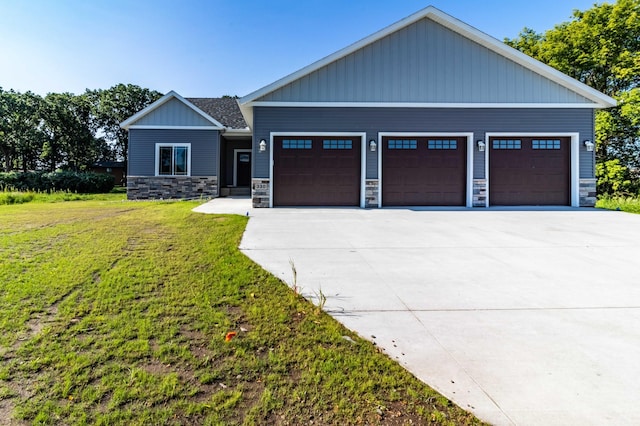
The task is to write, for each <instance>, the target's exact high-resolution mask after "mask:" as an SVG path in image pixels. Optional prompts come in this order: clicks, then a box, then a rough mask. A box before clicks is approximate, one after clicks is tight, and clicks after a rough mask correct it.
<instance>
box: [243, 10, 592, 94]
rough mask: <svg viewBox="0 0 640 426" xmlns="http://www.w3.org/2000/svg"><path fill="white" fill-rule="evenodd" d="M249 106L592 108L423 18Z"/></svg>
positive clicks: (528, 72)
mask: <svg viewBox="0 0 640 426" xmlns="http://www.w3.org/2000/svg"><path fill="white" fill-rule="evenodd" d="M256 101H276V102H283V101H287V102H434V103H442V102H447V103H460V102H464V103H470V102H476V103H496V102H502V103H578V104H591V103H592V101H590V100H588V99H586V98H584V97H583V96H581V95H579V94H577V93H576V92H573V91H571V90H570V89H567V88H566V87H563V86H561V85H559V84H557V83H555V82H553V81H551V80H549V79H547V78H545V77H543V76H541V75H539V74H537V73H535V72H533V71H531V70H529V69H527V68H525V67H523V66H522V65H519V64H517V63H515V62H513V61H512V60H510V59H508V58H506V57H504V56H502V55H500V54H498V53H496V52H494V51H492V50H490V49H488V48H486V47H484V46H482V45H480V44H479V43H476V42H475V41H473V40H470V39H468V38H466V37H463V36H462V35H460V34H458V33H456V32H455V31H452V30H450V29H449V28H446V27H444V26H443V25H441V24H439V23H437V22H435V21H433V20H431V19H429V18H424V19H422V20H419V21H417V22H415V23H413V24H411V25H409V26H407V27H405V28H402V29H400V30H398V31H396V32H394V33H392V34H390V35H388V36H386V37H384V38H382V39H380V40H377V41H375V42H373V43H371V44H369V45H367V46H365V47H363V48H362V49H359V50H357V51H355V52H353V53H351V54H349V55H347V56H345V57H343V58H341V59H338V60H337V61H335V62H332V63H330V64H328V65H326V66H324V67H322V68H320V69H318V70H316V71H314V72H312V73H310V74H308V75H306V76H303V77H301V78H299V79H297V80H295V81H293V82H291V83H289V84H288V85H285V86H283V87H281V88H278V89H276V90H274V91H273V92H271V93H267V94H265V95H264V96H262V97H260V98H258V99H256Z"/></svg>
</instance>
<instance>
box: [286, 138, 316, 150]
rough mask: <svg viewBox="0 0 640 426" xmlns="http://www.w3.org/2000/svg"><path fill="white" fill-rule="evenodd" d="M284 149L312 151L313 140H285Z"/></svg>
mask: <svg viewBox="0 0 640 426" xmlns="http://www.w3.org/2000/svg"><path fill="white" fill-rule="evenodd" d="M282 149H311V139H284V140H283V141H282Z"/></svg>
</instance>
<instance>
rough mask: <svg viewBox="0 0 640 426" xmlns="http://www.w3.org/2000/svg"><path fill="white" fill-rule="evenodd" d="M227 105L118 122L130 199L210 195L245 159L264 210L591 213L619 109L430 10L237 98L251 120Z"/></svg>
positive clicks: (178, 107) (161, 111) (231, 181)
mask: <svg viewBox="0 0 640 426" xmlns="http://www.w3.org/2000/svg"><path fill="white" fill-rule="evenodd" d="M217 102H219V100H206V99H192V100H187V99H183V98H181V97H180V96H179V95H178V94H176V93H174V92H171V93H169V94H167V95H166V96H165V97H163V98H162V99H160V100H159V101H157V102H156V103H154V104H152V105H151V106H149V107H148V108H146V109H145V110H143V111H141V112H139V113H138V114H136V115H134V116H133V117H131V118H130V119H128V120H126V121H125V122H124V123H122V126H123V127H124V128H126V129H129V133H130V141H129V176H130V181H129V184H128V185H129V186H128V193H129V198H160V197H164V198H166V197H197V196H201V195H204V196H212V197H215V196H218V195H219V193H220V188H225V187H235V186H247V184H248V183H249V174H248V172H247V171H246V169H242V167H243V166H247V167H249V165H250V168H251V173H250V185H251V195H252V198H253V205H254V207H276V206H360V207H384V206H466V207H486V206H491V205H567V206H574V207H578V206H593V205H594V204H595V186H596V179H595V153H594V151H593V142H592V141H593V140H594V111H595V110H596V109H600V108H608V107H611V106H614V105H615V104H616V103H615V100H614V99H612V98H610V97H608V96H606V95H604V94H602V93H600V92H598V91H596V90H594V89H592V88H590V87H588V86H586V85H584V84H582V83H580V82H578V81H577V80H574V79H572V78H570V77H568V76H567V75H565V74H563V73H561V72H559V71H557V70H555V69H553V68H551V67H549V66H547V65H544V64H542V63H541V62H539V61H536V60H534V59H532V58H530V57H528V56H526V55H524V54H523V53H521V52H519V51H517V50H515V49H513V48H511V47H509V46H507V45H505V44H504V43H502V42H500V41H499V40H497V39H494V38H492V37H490V36H488V35H487V34H485V33H483V32H481V31H479V30H477V29H475V28H473V27H471V26H469V25H467V24H465V23H463V22H461V21H459V20H457V19H455V18H453V17H451V16H449V15H447V14H445V13H443V12H442V11H440V10H438V9H436V8H434V7H432V6H429V7H427V8H425V9H423V10H421V11H419V12H417V13H415V14H413V15H411V16H409V17H407V18H405V19H403V20H401V21H399V22H397V23H395V24H393V25H391V26H389V27H387V28H384V29H382V30H381V31H378V32H376V33H374V34H372V35H371V36H369V37H366V38H364V39H363V40H360V41H359V42H356V43H354V44H352V45H350V46H348V47H346V48H344V49H342V50H340V51H338V52H336V53H334V54H332V55H329V56H327V57H326V58H324V59H321V60H319V61H317V62H315V63H313V64H311V65H309V66H307V67H305V68H302V69H301V70H299V71H297V72H294V73H293V74H291V75H289V76H286V77H284V78H282V79H280V80H278V81H276V82H274V83H272V84H270V85H268V86H265V87H263V88H261V89H259V90H256V91H255V92H253V93H250V94H248V95H246V96H244V97H242V98H240V99H239V100H238V101H237V107H238V108H239V110H240V112H241V114H242V117H243V120H241V119H239V116H237V112H236V113H231V112H229V113H228V114H227V115H224V113H223V111H222V109H220V108H218V107H214V105H216V103H217ZM226 106H227V107H228V108H229V111H231V109H232V107H233V106H232V105H231V102H229V103H228V105H226ZM231 116H233V117H238V119H237V120H236V119H235V118H234V119H233V120H230V118H229V117H231ZM225 120H228V121H225ZM232 152H233V154H231V153H232ZM240 176H242V177H241V178H240Z"/></svg>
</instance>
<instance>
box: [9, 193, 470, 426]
mask: <svg viewBox="0 0 640 426" xmlns="http://www.w3.org/2000/svg"><path fill="white" fill-rule="evenodd" d="M196 204H197V203H194V202H175V203H165V202H135V203H134V202H122V201H120V200H118V201H108V200H107V201H104V200H103V201H100V200H91V201H80V202H73V203H29V204H22V205H6V206H2V207H0V359H1V360H2V362H1V363H0V418H9V417H12V418H13V419H14V420H13V421H14V422H25V423H35V424H97V425H114V424H127V425H130V424H133V425H136V424H138V425H143V424H144V425H146V424H168V425H171V424H175V425H178V424H180V425H183V424H208V425H216V424H220V425H222V424H224V425H234V424H246V425H262V424H278V425H287V424H291V425H298V424H309V423H311V422H313V423H314V424H323V425H331V424H336V425H338V424H339V425H348V424H389V425H402V424H432V423H434V424H436V423H437V424H452V425H458V424H478V423H479V421H478V420H477V419H476V418H474V417H473V416H472V415H471V414H469V413H467V412H465V411H463V410H461V409H460V408H458V407H457V406H455V405H454V404H452V403H451V402H450V401H448V400H447V399H446V398H444V397H442V396H440V395H439V394H437V393H436V392H435V391H433V390H432V389H430V388H429V387H427V386H426V385H424V384H423V383H422V382H420V381H418V380H417V379H416V378H414V377H413V376H412V375H410V374H409V373H408V372H407V371H405V370H404V369H403V368H401V367H400V366H399V365H398V364H396V363H395V362H393V361H391V360H390V359H389V358H388V357H387V356H386V355H384V354H382V353H380V352H379V351H378V350H377V348H376V347H375V346H374V345H372V344H371V343H369V342H367V341H364V340H362V339H359V338H358V337H357V336H356V335H354V334H353V333H351V332H350V331H348V330H346V329H345V328H343V327H342V326H341V325H340V324H339V323H338V322H336V321H335V320H333V319H332V318H331V317H329V316H328V315H326V314H325V313H324V312H322V311H320V310H318V309H316V308H315V307H314V306H313V305H311V304H309V303H308V302H307V301H305V300H304V299H303V298H302V297H300V296H299V295H297V294H295V293H294V292H293V291H291V290H290V289H289V288H288V287H287V286H286V285H285V284H284V283H282V282H281V281H279V280H278V279H276V278H275V277H273V276H272V275H270V274H269V273H267V272H265V271H264V270H263V269H261V268H260V267H259V266H257V265H256V264H254V263H253V262H251V261H250V260H249V259H248V258H247V257H245V256H244V255H243V254H242V253H240V252H239V250H237V246H238V243H239V241H240V238H241V235H242V232H243V230H244V227H245V225H246V221H247V219H246V218H245V217H241V216H215V215H202V214H196V213H192V212H191V208H193V207H194V206H195V205H196ZM229 332H234V333H235V336H233V334H229ZM227 336H228V337H227ZM343 336H348V337H349V338H350V339H345V338H344V337H343Z"/></svg>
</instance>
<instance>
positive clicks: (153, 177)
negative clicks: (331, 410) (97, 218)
mask: <svg viewBox="0 0 640 426" xmlns="http://www.w3.org/2000/svg"><path fill="white" fill-rule="evenodd" d="M214 117H215V118H214ZM121 126H122V127H123V128H125V129H128V131H129V153H128V160H129V161H128V178H127V198H129V199H133V200H145V199H167V198H199V197H206V198H210V197H217V196H219V195H221V194H228V193H231V191H230V190H229V188H234V189H235V188H243V189H246V193H247V194H249V188H250V185H251V163H252V161H251V157H252V152H251V130H249V128H248V127H247V124H246V122H245V121H244V118H243V117H242V114H241V112H240V109H239V107H238V103H237V101H236V100H235V99H233V98H192V99H185V98H183V97H182V96H180V95H179V94H177V93H175V92H173V91H172V92H169V93H167V94H166V95H164V96H163V97H162V98H160V99H158V100H157V101H156V102H154V103H153V104H151V105H149V106H148V107H147V108H145V109H143V110H142V111H139V112H138V113H137V114H135V115H133V116H132V117H130V118H129V119H127V120H125V121H124V122H123V123H122V124H121ZM241 193H242V192H241Z"/></svg>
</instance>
